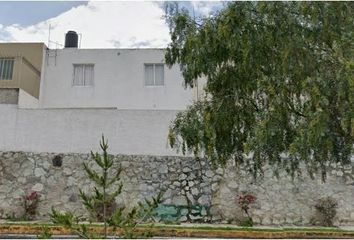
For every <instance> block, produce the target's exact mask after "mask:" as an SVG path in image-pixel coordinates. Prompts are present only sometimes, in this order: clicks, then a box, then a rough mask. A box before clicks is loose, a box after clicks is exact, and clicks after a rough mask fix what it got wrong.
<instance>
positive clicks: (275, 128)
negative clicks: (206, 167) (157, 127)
mask: <svg viewBox="0 0 354 240" xmlns="http://www.w3.org/2000/svg"><path fill="white" fill-rule="evenodd" d="M167 9H168V10H169V11H167V13H168V14H167V16H166V19H167V20H168V23H169V25H170V31H171V40H172V41H171V43H170V44H169V46H168V49H167V52H166V55H165V60H166V63H167V64H168V65H170V66H172V65H173V64H179V65H180V68H181V71H182V73H183V77H184V80H185V84H186V86H190V87H193V86H195V84H196V81H197V79H200V78H205V79H206V84H205V89H204V90H205V93H206V94H205V95H206V96H205V98H203V99H201V100H199V101H198V102H195V103H194V104H193V105H192V106H190V107H189V108H188V109H187V110H186V111H184V112H181V113H179V114H178V115H177V117H176V119H175V120H174V122H173V123H172V125H171V127H170V133H169V140H170V144H171V146H172V147H175V148H178V149H182V151H183V152H184V153H186V152H192V153H194V154H195V155H196V156H198V157H200V156H202V157H206V158H207V159H209V160H210V161H211V162H212V163H213V164H216V165H218V164H221V165H224V164H225V163H226V162H227V161H229V160H234V161H235V162H236V163H237V164H245V165H246V166H248V168H249V170H250V171H251V172H252V173H254V174H255V175H256V174H257V173H259V172H261V171H262V167H263V166H264V165H265V164H270V165H272V166H274V167H275V169H279V167H280V168H284V169H285V170H286V171H288V172H289V173H290V174H291V175H292V176H295V175H296V173H300V167H299V165H300V163H301V162H303V163H305V165H306V166H307V169H308V170H309V173H310V174H312V173H315V172H317V171H320V172H321V173H322V177H325V173H326V171H327V170H326V163H328V162H337V163H338V162H340V163H343V164H347V163H349V162H350V156H351V154H353V143H354V140H353V139H354V75H353V73H354V58H353V56H354V55H353V53H354V41H353V39H354V4H353V3H351V2H233V3H229V4H228V5H227V6H226V7H225V8H224V9H222V10H221V11H219V12H217V13H215V14H214V15H213V16H211V17H208V18H201V19H195V18H194V17H191V16H190V14H189V13H188V12H187V11H186V10H179V9H178V8H175V7H169V8H167Z"/></svg>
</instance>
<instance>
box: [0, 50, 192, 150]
mask: <svg viewBox="0 0 354 240" xmlns="http://www.w3.org/2000/svg"><path fill="white" fill-rule="evenodd" d="M0 73H1V78H0V103H1V104H0V108H2V110H1V111H2V113H3V114H2V119H1V117H0V119H1V120H2V122H3V124H1V126H0V129H1V132H2V134H3V136H4V138H2V139H0V151H29V152H58V153H63V152H64V153H68V152H69V153H72V152H79V153H85V152H89V151H90V150H91V149H96V148H97V146H98V145H97V139H99V138H100V136H101V135H102V134H104V135H105V136H107V138H109V139H110V142H111V146H112V147H111V151H112V153H116V154H152V155H179V153H176V152H175V151H174V150H172V149H171V148H170V147H169V146H168V142H167V134H168V127H169V124H170V122H171V121H172V120H173V118H174V117H175V116H176V114H177V112H178V111H181V110H184V109H186V107H187V106H188V105H190V104H191V103H192V102H193V101H194V100H195V99H197V94H196V93H197V92H196V90H194V89H190V88H189V89H187V88H185V87H184V86H183V77H182V74H181V72H180V70H179V67H178V66H172V67H171V68H169V67H167V66H166V64H164V49H79V48H77V47H66V48H63V49H48V48H47V47H46V46H45V44H42V43H0Z"/></svg>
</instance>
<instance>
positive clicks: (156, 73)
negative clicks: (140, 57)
mask: <svg viewBox="0 0 354 240" xmlns="http://www.w3.org/2000/svg"><path fill="white" fill-rule="evenodd" d="M163 85H164V65H163V64H145V86H163Z"/></svg>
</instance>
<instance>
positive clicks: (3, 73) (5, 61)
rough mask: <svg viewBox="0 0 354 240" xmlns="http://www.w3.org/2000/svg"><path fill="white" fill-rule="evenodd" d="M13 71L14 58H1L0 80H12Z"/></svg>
mask: <svg viewBox="0 0 354 240" xmlns="http://www.w3.org/2000/svg"><path fill="white" fill-rule="evenodd" d="M13 70H14V59H13V58H0V80H12V73H13Z"/></svg>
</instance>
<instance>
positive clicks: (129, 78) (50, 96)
mask: <svg viewBox="0 0 354 240" xmlns="http://www.w3.org/2000/svg"><path fill="white" fill-rule="evenodd" d="M163 62H164V50H162V49H59V50H49V52H48V53H47V55H46V59H45V61H44V68H43V74H42V82H41V93H40V107H41V108H87V107H98V108H101V107H116V108H118V109H154V110H182V109H185V108H186V106H187V105H189V104H190V103H191V101H192V99H193V90H191V89H187V90H186V89H185V88H184V87H183V77H182V75H181V73H180V71H179V67H178V66H173V67H172V68H171V69H169V68H168V67H167V66H165V86H163V87H146V86H145V84H144V64H145V63H163ZM85 63H87V64H94V65H95V66H94V86H93V87H78V86H74V87H73V86H72V81H73V64H85Z"/></svg>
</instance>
